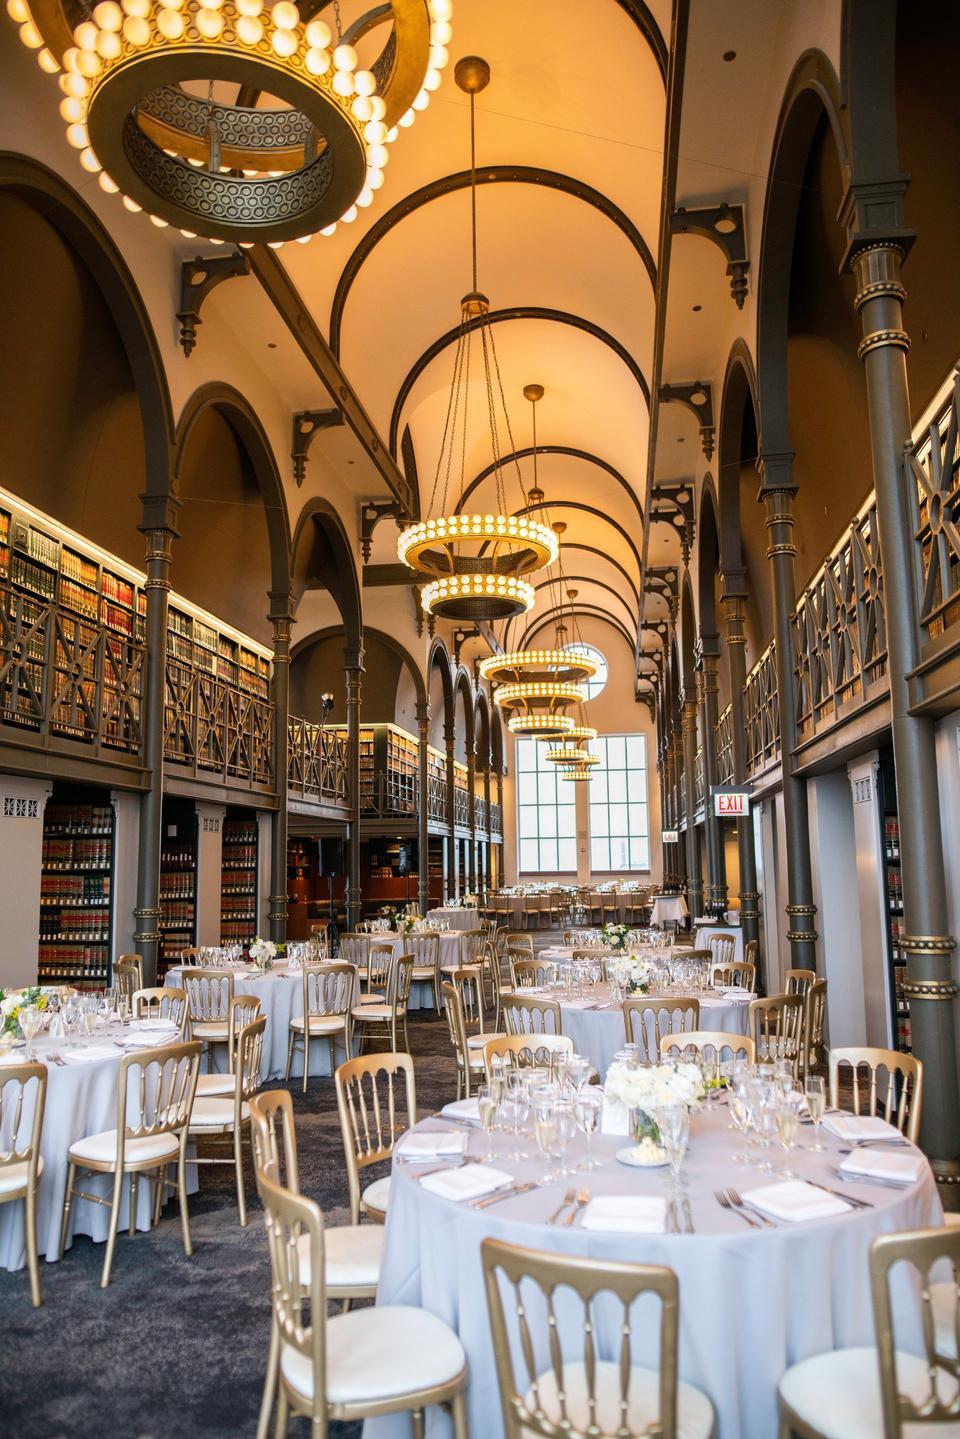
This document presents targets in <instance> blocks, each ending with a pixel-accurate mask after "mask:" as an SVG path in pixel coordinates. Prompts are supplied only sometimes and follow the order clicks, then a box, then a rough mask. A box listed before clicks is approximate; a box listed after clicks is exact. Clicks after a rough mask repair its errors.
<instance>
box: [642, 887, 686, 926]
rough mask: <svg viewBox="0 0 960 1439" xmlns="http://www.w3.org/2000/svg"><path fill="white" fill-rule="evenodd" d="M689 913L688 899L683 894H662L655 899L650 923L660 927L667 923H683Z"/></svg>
mask: <svg viewBox="0 0 960 1439" xmlns="http://www.w3.org/2000/svg"><path fill="white" fill-rule="evenodd" d="M687 913H688V911H687V901H686V900H685V899H684V897H683V895H682V894H661V895H660V896H659V897H658V898H657V899H655V900H654V901H653V905H652V907H651V909H650V923H651V924H652V925H655V926H657V927H658V928H661V927H662V926H663V925H665V924H681V923H682V922H683V920H685V919H686V917H687Z"/></svg>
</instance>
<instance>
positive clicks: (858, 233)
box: [837, 175, 917, 274]
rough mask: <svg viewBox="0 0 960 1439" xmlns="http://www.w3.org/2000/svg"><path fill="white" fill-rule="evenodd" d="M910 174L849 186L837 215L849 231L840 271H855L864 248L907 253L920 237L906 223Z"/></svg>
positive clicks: (855, 182)
mask: <svg viewBox="0 0 960 1439" xmlns="http://www.w3.org/2000/svg"><path fill="white" fill-rule="evenodd" d="M909 184H910V177H909V175H887V176H884V177H883V178H882V179H878V180H859V181H854V182H853V183H852V184H851V185H848V186H847V189H846V191H845V192H844V196H843V199H842V200H841V202H840V210H839V214H838V216H837V218H838V220H839V221H840V224H841V225H842V226H843V228H844V229H845V230H846V232H847V248H846V250H845V252H844V256H843V259H842V260H841V262H840V272H841V274H843V273H844V272H847V273H849V272H850V271H852V270H853V267H854V264H855V262H856V260H857V258H858V256H859V255H860V254H861V253H862V251H863V250H865V249H869V248H872V247H873V246H877V245H879V246H883V247H885V248H890V247H896V248H897V249H898V250H899V251H900V253H901V256H905V255H906V254H907V253H908V251H909V250H910V248H911V246H912V245H913V242H914V240H915V239H916V237H917V232H916V230H911V229H909V228H908V227H907V226H905V225H904V223H903V218H904V217H903V199H904V196H905V195H906V193H907V188H908V186H909Z"/></svg>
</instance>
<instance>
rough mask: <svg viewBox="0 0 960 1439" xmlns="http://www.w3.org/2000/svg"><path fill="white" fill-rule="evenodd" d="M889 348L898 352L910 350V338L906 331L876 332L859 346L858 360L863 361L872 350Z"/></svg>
mask: <svg viewBox="0 0 960 1439" xmlns="http://www.w3.org/2000/svg"><path fill="white" fill-rule="evenodd" d="M888 346H892V347H893V348H894V349H897V350H909V348H910V336H909V335H908V334H907V332H906V330H874V331H873V333H872V334H869V335H867V336H866V338H865V339H863V340H861V341H860V343H859V345H858V346H857V359H858V360H862V359H863V357H864V355H869V353H870V351H871V350H882V349H885V348H887V347H888Z"/></svg>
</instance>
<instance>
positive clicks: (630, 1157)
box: [616, 1144, 670, 1169]
mask: <svg viewBox="0 0 960 1439" xmlns="http://www.w3.org/2000/svg"><path fill="white" fill-rule="evenodd" d="M616 1157H617V1159H619V1161H620V1163H621V1164H628V1165H629V1166H630V1168H631V1169H664V1168H666V1166H667V1165H668V1164H669V1163H670V1161H669V1159H668V1158H667V1157H666V1155H664V1157H663V1158H662V1159H654V1160H648V1159H639V1158H638V1157H637V1146H636V1145H635V1144H631V1145H629V1146H628V1147H627V1148H626V1149H618V1150H617V1154H616Z"/></svg>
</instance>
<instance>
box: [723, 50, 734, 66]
mask: <svg viewBox="0 0 960 1439" xmlns="http://www.w3.org/2000/svg"><path fill="white" fill-rule="evenodd" d="M723 58H724V60H726V62H727V64H728V65H729V64H730V61H731V60H736V58H737V52H736V50H724V52H723Z"/></svg>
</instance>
